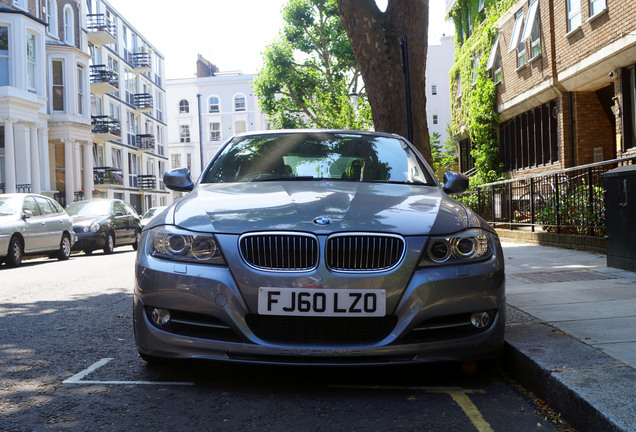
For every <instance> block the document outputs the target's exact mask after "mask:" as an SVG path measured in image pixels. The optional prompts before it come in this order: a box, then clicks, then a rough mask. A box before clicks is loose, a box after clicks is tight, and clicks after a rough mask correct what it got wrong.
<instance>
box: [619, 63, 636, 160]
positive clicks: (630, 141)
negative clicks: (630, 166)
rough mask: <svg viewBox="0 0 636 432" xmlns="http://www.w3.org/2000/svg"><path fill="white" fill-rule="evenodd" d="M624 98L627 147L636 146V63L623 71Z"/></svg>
mask: <svg viewBox="0 0 636 432" xmlns="http://www.w3.org/2000/svg"><path fill="white" fill-rule="evenodd" d="M621 89H622V96H623V97H622V100H623V135H624V136H625V138H624V142H625V148H624V149H623V150H628V149H632V148H636V65H632V66H629V67H627V68H625V69H623V71H622V72H621Z"/></svg>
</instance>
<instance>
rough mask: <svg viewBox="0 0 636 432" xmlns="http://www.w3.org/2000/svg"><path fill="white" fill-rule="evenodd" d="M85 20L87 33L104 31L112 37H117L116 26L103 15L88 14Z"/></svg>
mask: <svg viewBox="0 0 636 432" xmlns="http://www.w3.org/2000/svg"><path fill="white" fill-rule="evenodd" d="M86 17H87V20H86V30H88V31H89V32H98V31H104V32H107V33H110V34H111V36H112V37H114V38H115V37H116V35H117V26H116V25H115V24H114V23H113V21H112V19H109V18H108V17H107V16H106V15H104V14H88V15H87V16H86Z"/></svg>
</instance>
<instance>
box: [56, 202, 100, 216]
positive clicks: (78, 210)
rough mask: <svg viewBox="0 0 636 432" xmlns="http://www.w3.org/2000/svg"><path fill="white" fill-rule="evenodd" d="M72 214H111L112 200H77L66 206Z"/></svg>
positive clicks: (67, 211)
mask: <svg viewBox="0 0 636 432" xmlns="http://www.w3.org/2000/svg"><path fill="white" fill-rule="evenodd" d="M66 213H68V214H69V215H71V216H106V215H108V214H110V201H75V202H74V203H72V204H71V205H69V206H68V207H67V208H66Z"/></svg>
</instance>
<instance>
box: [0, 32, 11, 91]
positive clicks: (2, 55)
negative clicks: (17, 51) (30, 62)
mask: <svg viewBox="0 0 636 432" xmlns="http://www.w3.org/2000/svg"><path fill="white" fill-rule="evenodd" d="M0 28H3V29H6V35H7V49H6V50H2V51H0V65H5V66H4V67H0V71H2V70H5V71H6V72H7V73H6V75H4V74H3V76H2V79H3V80H6V81H0V85H4V84H3V83H4V82H6V85H11V27H9V26H8V25H4V24H3V25H0Z"/></svg>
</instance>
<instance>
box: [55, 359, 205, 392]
mask: <svg viewBox="0 0 636 432" xmlns="http://www.w3.org/2000/svg"><path fill="white" fill-rule="evenodd" d="M111 360H113V359H112V358H103V359H101V360H100V361H98V362H97V363H94V364H92V365H91V366H89V367H87V368H86V369H84V370H83V371H81V372H80V373H77V374H75V375H73V376H72V377H70V378H68V379H66V380H64V381H62V383H63V384H84V385H164V386H165V385H177V386H191V385H194V383H191V382H179V381H93V380H84V377H86V376H87V375H89V374H91V373H93V372H95V371H96V370H97V369H99V368H100V367H102V366H104V365H105V364H106V363H108V362H109V361H111Z"/></svg>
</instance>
